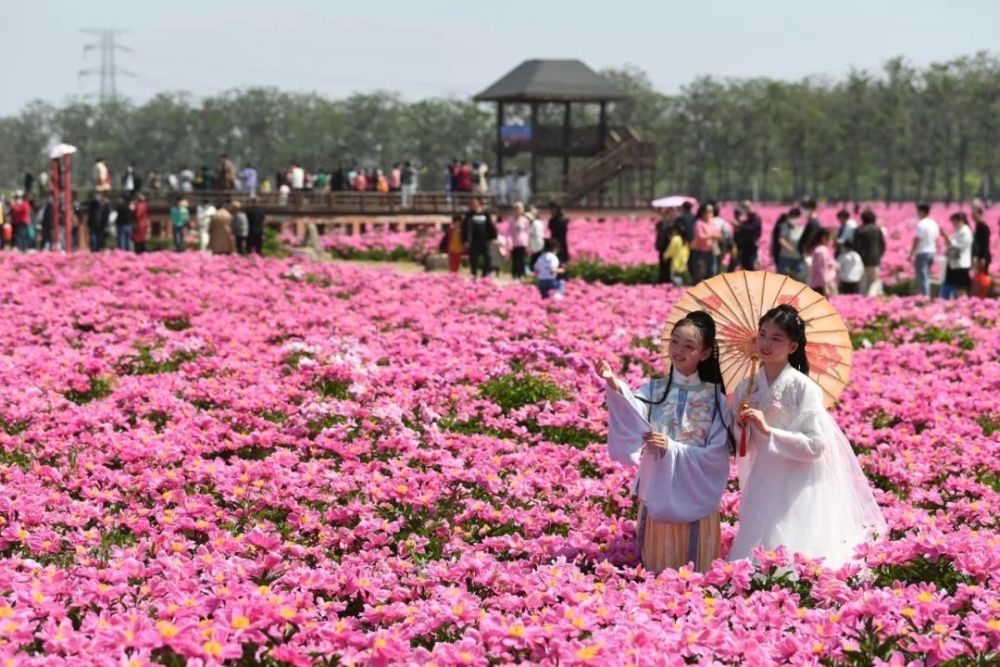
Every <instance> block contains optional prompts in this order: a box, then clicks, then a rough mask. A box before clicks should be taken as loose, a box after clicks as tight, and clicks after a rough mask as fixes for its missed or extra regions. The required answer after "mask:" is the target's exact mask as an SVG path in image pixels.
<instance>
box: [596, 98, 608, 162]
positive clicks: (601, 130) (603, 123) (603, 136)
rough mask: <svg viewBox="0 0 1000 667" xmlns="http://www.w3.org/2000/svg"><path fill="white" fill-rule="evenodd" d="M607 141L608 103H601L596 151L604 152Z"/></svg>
mask: <svg viewBox="0 0 1000 667" xmlns="http://www.w3.org/2000/svg"><path fill="white" fill-rule="evenodd" d="M607 140H608V103H607V102H601V113H600V116H599V117H598V121H597V150H598V151H602V150H604V144H605V143H606V142H607Z"/></svg>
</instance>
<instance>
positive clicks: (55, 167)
mask: <svg viewBox="0 0 1000 667" xmlns="http://www.w3.org/2000/svg"><path fill="white" fill-rule="evenodd" d="M49 187H50V189H51V191H52V225H53V227H55V228H57V229H58V227H59V158H52V176H51V177H50V178H49ZM55 238H57V239H58V238H59V235H58V234H57V235H56V236H55Z"/></svg>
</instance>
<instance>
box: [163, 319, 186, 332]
mask: <svg viewBox="0 0 1000 667" xmlns="http://www.w3.org/2000/svg"><path fill="white" fill-rule="evenodd" d="M163 326H165V327H166V328H167V329H169V330H171V331H185V330H187V329H190V328H191V320H189V319H188V318H186V317H184V316H182V315H178V316H176V317H168V318H166V319H165V320H163Z"/></svg>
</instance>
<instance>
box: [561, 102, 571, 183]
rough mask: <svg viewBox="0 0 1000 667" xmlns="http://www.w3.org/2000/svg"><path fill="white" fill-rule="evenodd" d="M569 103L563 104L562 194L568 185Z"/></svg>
mask: <svg viewBox="0 0 1000 667" xmlns="http://www.w3.org/2000/svg"><path fill="white" fill-rule="evenodd" d="M569 105H570V103H569V102H564V103H563V136H562V144H563V177H562V189H563V192H565V191H566V188H567V185H568V184H569V145H570V112H569Z"/></svg>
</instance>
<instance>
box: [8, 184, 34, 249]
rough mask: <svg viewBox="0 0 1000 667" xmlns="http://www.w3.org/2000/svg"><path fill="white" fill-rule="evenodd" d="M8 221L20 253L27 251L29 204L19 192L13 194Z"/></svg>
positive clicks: (29, 217)
mask: <svg viewBox="0 0 1000 667" xmlns="http://www.w3.org/2000/svg"><path fill="white" fill-rule="evenodd" d="M10 219H11V222H13V223H14V243H15V244H16V245H17V249H18V250H20V251H21V252H26V251H27V250H28V225H29V224H31V204H29V203H28V202H27V201H26V200H25V198H24V195H22V194H21V192H20V191H18V192H15V193H14V203H13V204H11V205H10Z"/></svg>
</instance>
